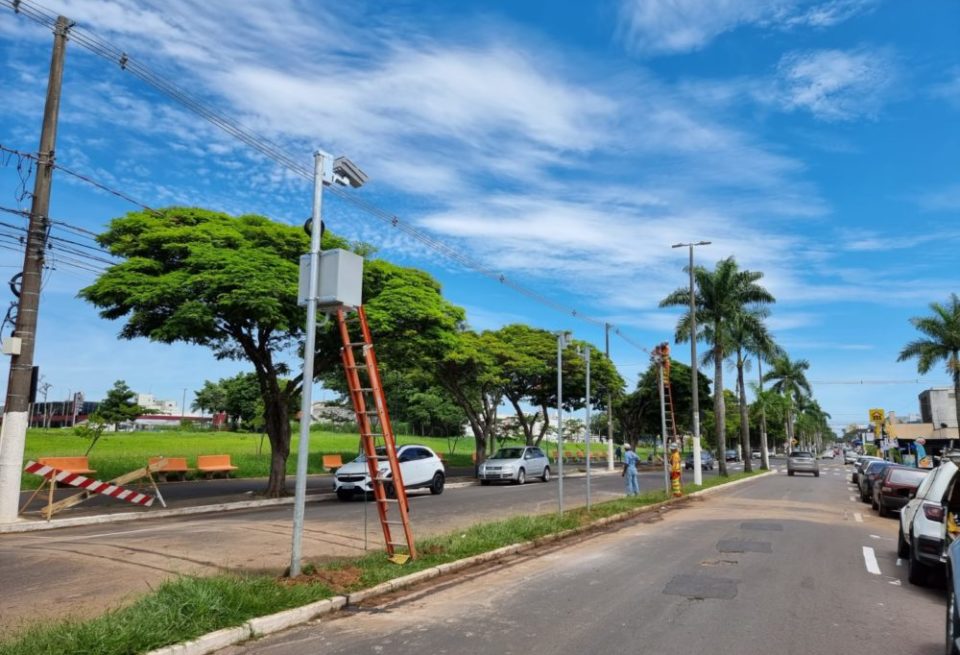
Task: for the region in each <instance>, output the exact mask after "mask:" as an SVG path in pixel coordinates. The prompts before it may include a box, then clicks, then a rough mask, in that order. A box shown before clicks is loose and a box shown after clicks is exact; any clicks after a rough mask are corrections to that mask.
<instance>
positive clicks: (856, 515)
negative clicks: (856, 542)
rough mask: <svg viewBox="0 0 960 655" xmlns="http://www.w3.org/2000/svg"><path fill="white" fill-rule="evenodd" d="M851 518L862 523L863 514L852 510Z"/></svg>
mask: <svg viewBox="0 0 960 655" xmlns="http://www.w3.org/2000/svg"><path fill="white" fill-rule="evenodd" d="M853 520H854V521H856V522H857V523H863V514H861V513H860V512H854V513H853ZM871 536H872V535H871Z"/></svg>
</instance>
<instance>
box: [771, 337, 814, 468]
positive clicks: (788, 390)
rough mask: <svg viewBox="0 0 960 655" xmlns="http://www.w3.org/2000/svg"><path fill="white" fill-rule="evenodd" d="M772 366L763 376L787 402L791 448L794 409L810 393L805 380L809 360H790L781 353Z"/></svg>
mask: <svg viewBox="0 0 960 655" xmlns="http://www.w3.org/2000/svg"><path fill="white" fill-rule="evenodd" d="M772 366H773V367H772V368H771V369H770V370H769V371H767V374H766V375H764V376H763V380H764V382H773V386H772V389H773V390H774V391H776V392H777V393H779V394H781V395H782V396H783V397H784V398H785V399H786V402H787V412H786V416H785V417H784V418H785V421H786V430H787V444H788V445H787V449H788V451H789V450H791V449H793V439H794V425H793V421H794V416H795V409H796V407H797V405H798V404H799V403H800V399H801V398H802V397H803V396H809V395H810V393H811V392H810V383H809V382H808V381H807V370H808V369H809V368H810V362H808V361H807V360H805V359H798V360H795V361H793V360H791V359H790V357H789V356H787V355H786V354H782V355H780V356H779V357H777V358H776V359H774V360H773V362H772Z"/></svg>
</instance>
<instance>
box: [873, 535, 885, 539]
mask: <svg viewBox="0 0 960 655" xmlns="http://www.w3.org/2000/svg"><path fill="white" fill-rule="evenodd" d="M870 538H871V539H883V537H881V536H880V535H878V534H872V535H870Z"/></svg>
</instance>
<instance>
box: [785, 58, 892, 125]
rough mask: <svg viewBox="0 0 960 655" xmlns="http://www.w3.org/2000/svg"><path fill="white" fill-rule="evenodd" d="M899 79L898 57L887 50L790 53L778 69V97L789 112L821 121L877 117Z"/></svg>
mask: <svg viewBox="0 0 960 655" xmlns="http://www.w3.org/2000/svg"><path fill="white" fill-rule="evenodd" d="M897 76H898V73H897V66H896V62H895V60H894V58H893V57H892V55H891V54H890V53H888V52H886V51H883V50H871V49H867V48H860V49H857V50H850V51H843V50H810V51H800V52H791V53H787V54H786V55H784V56H783V58H781V60H780V64H779V66H778V81H779V95H778V98H777V99H778V101H779V103H780V104H781V105H782V106H783V108H784V109H786V110H805V111H809V112H810V113H811V114H813V115H814V117H816V118H818V119H821V120H827V121H845V120H855V119H858V118H872V117H875V116H876V115H877V113H878V112H879V110H880V108H881V106H882V105H883V103H884V102H885V101H886V100H887V99H888V97H889V96H890V94H891V92H892V90H893V87H894V83H895V82H896V80H897Z"/></svg>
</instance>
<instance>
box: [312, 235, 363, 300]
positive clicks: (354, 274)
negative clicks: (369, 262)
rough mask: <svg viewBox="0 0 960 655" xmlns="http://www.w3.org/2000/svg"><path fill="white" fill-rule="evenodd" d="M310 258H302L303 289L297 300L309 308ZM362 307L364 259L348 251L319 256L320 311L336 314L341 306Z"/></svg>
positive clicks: (323, 253)
mask: <svg viewBox="0 0 960 655" xmlns="http://www.w3.org/2000/svg"><path fill="white" fill-rule="evenodd" d="M309 269H310V255H302V256H301V257H300V288H299V291H298V293H297V299H298V302H299V304H300V305H301V306H303V305H306V304H307V296H308V295H309V291H308V289H309V286H308V285H309V281H310V274H309ZM361 304H363V257H361V256H360V255H357V254H355V253H352V252H350V251H349V250H339V249H338V250H326V251H324V252H322V253H320V271H319V277H318V278H317V310H318V311H333V310H335V309H337V308H338V307H341V306H346V307H359V306H360V305H361Z"/></svg>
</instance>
